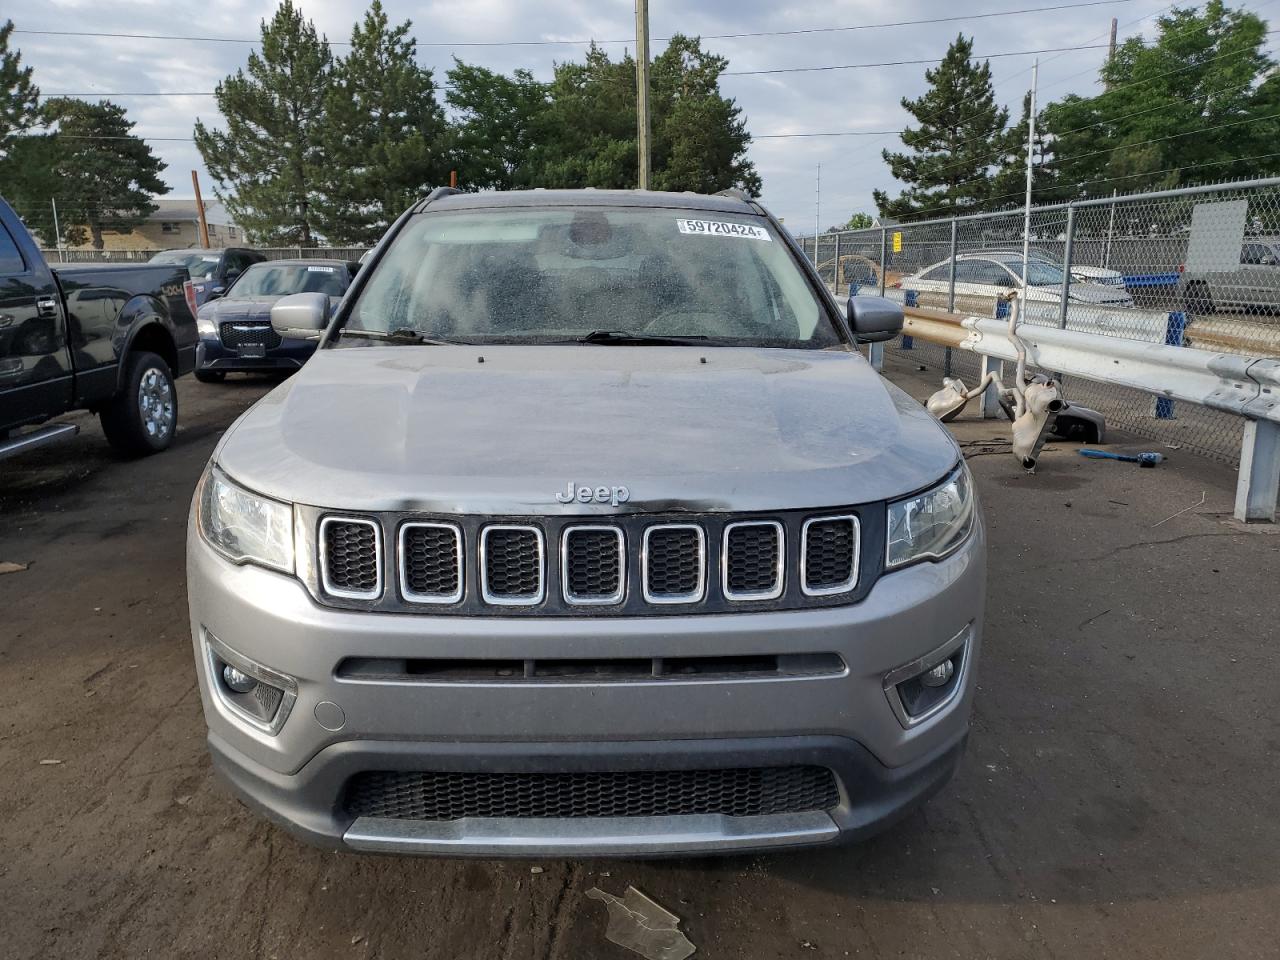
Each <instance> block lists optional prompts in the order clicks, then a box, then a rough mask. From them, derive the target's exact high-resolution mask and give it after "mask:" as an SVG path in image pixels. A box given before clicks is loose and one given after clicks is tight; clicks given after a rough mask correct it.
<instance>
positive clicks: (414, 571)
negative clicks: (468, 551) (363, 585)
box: [400, 523, 462, 603]
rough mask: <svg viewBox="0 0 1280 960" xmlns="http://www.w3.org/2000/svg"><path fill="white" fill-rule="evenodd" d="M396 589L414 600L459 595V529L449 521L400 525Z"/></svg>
mask: <svg viewBox="0 0 1280 960" xmlns="http://www.w3.org/2000/svg"><path fill="white" fill-rule="evenodd" d="M400 590H401V592H402V593H403V594H404V597H405V599H406V600H411V601H413V602H415V603H457V602H458V601H459V600H461V599H462V531H461V530H460V529H458V528H457V527H455V526H454V525H453V524H450V523H406V524H404V525H403V526H402V527H401V528H400Z"/></svg>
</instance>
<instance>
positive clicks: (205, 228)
mask: <svg viewBox="0 0 1280 960" xmlns="http://www.w3.org/2000/svg"><path fill="white" fill-rule="evenodd" d="M191 186H193V187H194V188H195V191H196V218H197V219H198V220H199V223H200V246H202V247H204V248H205V249H206V250H208V249H209V222H208V221H207V220H205V218H204V201H203V200H201V199H200V177H199V176H197V174H196V172H195V171H194V170H192V171H191Z"/></svg>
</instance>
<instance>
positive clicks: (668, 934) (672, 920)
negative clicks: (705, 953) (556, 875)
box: [587, 887, 698, 960]
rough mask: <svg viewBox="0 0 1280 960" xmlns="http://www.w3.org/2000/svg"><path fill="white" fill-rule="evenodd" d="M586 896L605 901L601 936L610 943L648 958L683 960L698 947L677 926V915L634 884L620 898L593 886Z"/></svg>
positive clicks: (678, 921)
mask: <svg viewBox="0 0 1280 960" xmlns="http://www.w3.org/2000/svg"><path fill="white" fill-rule="evenodd" d="M587 896H588V897H590V898H591V899H592V900H602V901H604V905H605V907H606V908H607V909H608V911H609V926H608V927H607V928H606V929H605V932H604V936H605V939H606V940H608V941H609V942H610V943H616V944H617V945H618V946H620V947H626V948H627V949H628V950H631V951H634V952H635V953H638V954H640V956H642V957H645V958H647V960H685V957H689V956H692V955H693V952H694V951H695V950H697V949H698V948H697V947H695V946H694V945H693V943H692V942H691V941H690V940H689V938H688V937H686V936H685V935H684V934H683V933H682V932H681V931H680V930H678V929H677V927H678V926H679V924H680V918H679V917H677V916H676V915H675V914H674V913H672V912H671V911H669V910H667V909H666V908H664V907H661V906H659V905H658V904H656V903H654V902H653V901H652V900H650V899H649V898H648V897H646V896H645V895H644V894H643V893H641V892H640V891H639V890H637V889H636V888H635V887H627V890H626V892H625V893H624V894H623V895H622V896H620V897H616V896H614V895H613V894H611V893H605V892H604V891H603V890H601V889H600V888H599V887H592V888H591V889H590V890H588V891H587Z"/></svg>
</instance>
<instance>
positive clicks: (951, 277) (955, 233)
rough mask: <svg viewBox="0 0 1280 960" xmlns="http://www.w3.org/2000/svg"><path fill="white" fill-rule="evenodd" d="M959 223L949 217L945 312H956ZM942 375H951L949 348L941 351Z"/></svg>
mask: <svg viewBox="0 0 1280 960" xmlns="http://www.w3.org/2000/svg"><path fill="white" fill-rule="evenodd" d="M959 240H960V224H959V222H958V221H957V220H956V218H955V217H952V218H951V260H950V264H951V266H950V269H949V270H948V271H947V312H948V313H955V312H956V257H957V255H958V254H959V253H960V245H959ZM942 375H943V376H944V377H949V376H951V348H950V347H947V348H946V349H945V350H943V351H942Z"/></svg>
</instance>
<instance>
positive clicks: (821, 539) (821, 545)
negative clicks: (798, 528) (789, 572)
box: [802, 516, 858, 596]
mask: <svg viewBox="0 0 1280 960" xmlns="http://www.w3.org/2000/svg"><path fill="white" fill-rule="evenodd" d="M802 574H803V576H804V581H803V584H802V586H803V588H804V592H805V593H806V594H808V595H810V596H821V595H822V594H826V593H836V592H839V591H842V590H848V589H849V588H850V587H852V586H853V585H854V583H855V582H856V581H857V579H858V518H857V517H854V516H844V517H823V518H822V519H819V520H808V521H806V522H805V525H804V566H803V567H802Z"/></svg>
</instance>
